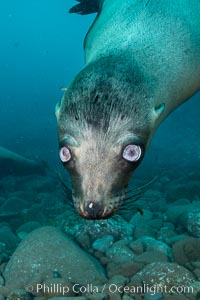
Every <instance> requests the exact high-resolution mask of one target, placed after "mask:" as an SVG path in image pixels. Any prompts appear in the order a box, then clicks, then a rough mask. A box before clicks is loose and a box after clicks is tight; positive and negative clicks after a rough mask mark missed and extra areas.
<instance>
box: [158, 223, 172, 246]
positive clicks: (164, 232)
mask: <svg viewBox="0 0 200 300" xmlns="http://www.w3.org/2000/svg"><path fill="white" fill-rule="evenodd" d="M176 235H177V234H176V232H175V231H174V230H172V229H170V228H169V227H167V226H166V227H161V228H160V230H159V231H158V233H157V239H158V240H160V241H163V242H166V241H167V240H169V239H170V238H172V237H174V236H176Z"/></svg>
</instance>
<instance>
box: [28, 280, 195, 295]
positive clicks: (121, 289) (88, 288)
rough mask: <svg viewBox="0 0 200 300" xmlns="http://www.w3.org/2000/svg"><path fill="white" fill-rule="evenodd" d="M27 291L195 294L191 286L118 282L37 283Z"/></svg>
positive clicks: (59, 293)
mask: <svg viewBox="0 0 200 300" xmlns="http://www.w3.org/2000/svg"><path fill="white" fill-rule="evenodd" d="M26 291H27V292H29V293H31V292H35V293H38V294H39V293H40V292H41V291H42V292H43V293H44V294H45V293H46V294H49V293H51V294H53V293H55V294H56V295H60V296H66V295H68V294H70V295H71V293H73V294H75V295H76V294H77V295H78V294H79V295H80V294H98V293H109V294H115V293H117V294H132V295H134V294H145V293H149V294H151V295H155V294H158V293H160V294H171V295H173V294H174V295H175V294H193V293H194V290H193V287H191V286H171V287H169V286H166V285H159V284H155V285H149V284H143V285H141V286H134V285H125V286H123V285H117V284H114V283H112V284H104V285H103V286H101V287H100V286H96V285H93V284H86V285H80V284H74V285H72V286H68V285H63V284H48V285H47V284H37V285H36V286H35V287H33V286H31V285H30V286H27V287H26Z"/></svg>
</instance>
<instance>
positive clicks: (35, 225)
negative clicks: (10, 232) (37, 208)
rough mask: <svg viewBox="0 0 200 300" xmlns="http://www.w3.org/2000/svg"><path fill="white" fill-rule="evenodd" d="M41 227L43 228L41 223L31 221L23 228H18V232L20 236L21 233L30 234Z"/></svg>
mask: <svg viewBox="0 0 200 300" xmlns="http://www.w3.org/2000/svg"><path fill="white" fill-rule="evenodd" d="M39 227H41V224H40V223H39V222H36V221H29V222H26V223H24V224H22V225H21V226H19V227H18V228H17V230H16V232H17V233H18V234H19V233H20V232H25V233H30V232H31V231H33V230H34V229H37V228H39Z"/></svg>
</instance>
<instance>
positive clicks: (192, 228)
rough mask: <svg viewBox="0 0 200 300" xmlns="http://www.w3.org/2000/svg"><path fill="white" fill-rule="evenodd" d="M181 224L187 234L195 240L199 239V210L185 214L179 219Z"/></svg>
mask: <svg viewBox="0 0 200 300" xmlns="http://www.w3.org/2000/svg"><path fill="white" fill-rule="evenodd" d="M180 222H181V224H183V225H185V227H186V228H187V230H188V232H189V233H190V234H191V235H192V236H194V237H197V238H200V209H199V208H196V209H193V210H191V211H188V212H185V213H184V214H183V215H182V216H181V218H180Z"/></svg>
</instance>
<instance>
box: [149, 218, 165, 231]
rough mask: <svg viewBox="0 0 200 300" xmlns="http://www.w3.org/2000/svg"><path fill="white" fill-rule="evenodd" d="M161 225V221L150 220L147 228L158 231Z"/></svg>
mask: <svg viewBox="0 0 200 300" xmlns="http://www.w3.org/2000/svg"><path fill="white" fill-rule="evenodd" d="M162 225H163V220H162V219H156V218H155V219H152V220H151V221H150V222H149V226H151V227H152V228H153V229H156V230H158V229H160V228H161V227H162Z"/></svg>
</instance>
